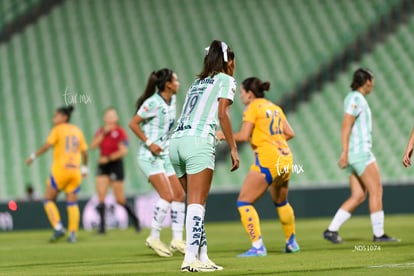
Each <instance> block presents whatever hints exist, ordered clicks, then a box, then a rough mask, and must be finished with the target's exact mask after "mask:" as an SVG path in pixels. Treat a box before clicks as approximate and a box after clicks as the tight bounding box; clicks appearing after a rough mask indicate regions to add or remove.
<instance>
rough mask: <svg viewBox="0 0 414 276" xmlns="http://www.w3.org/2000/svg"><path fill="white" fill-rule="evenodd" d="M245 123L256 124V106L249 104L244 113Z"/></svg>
mask: <svg viewBox="0 0 414 276" xmlns="http://www.w3.org/2000/svg"><path fill="white" fill-rule="evenodd" d="M243 122H249V123H252V124H254V123H255V122H256V106H255V105H254V104H249V105H248V106H247V107H246V108H245V109H244V111H243Z"/></svg>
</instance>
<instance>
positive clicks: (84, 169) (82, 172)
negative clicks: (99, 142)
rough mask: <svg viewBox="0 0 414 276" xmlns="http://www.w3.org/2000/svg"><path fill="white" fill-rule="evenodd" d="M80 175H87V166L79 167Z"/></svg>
mask: <svg viewBox="0 0 414 276" xmlns="http://www.w3.org/2000/svg"><path fill="white" fill-rule="evenodd" d="M81 174H88V166H82V167H81Z"/></svg>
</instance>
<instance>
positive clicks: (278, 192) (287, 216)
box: [269, 175, 300, 253]
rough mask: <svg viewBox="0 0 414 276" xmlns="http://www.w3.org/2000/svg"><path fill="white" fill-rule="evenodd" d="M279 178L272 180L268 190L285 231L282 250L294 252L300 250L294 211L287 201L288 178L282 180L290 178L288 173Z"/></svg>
mask: <svg viewBox="0 0 414 276" xmlns="http://www.w3.org/2000/svg"><path fill="white" fill-rule="evenodd" d="M279 178H280V179H281V181H282V183H278V181H276V182H274V183H273V185H272V186H271V187H270V189H269V191H270V195H271V197H272V200H273V203H274V205H275V207H276V211H277V214H278V216H279V221H280V223H281V224H282V229H283V232H284V233H285V241H286V245H285V249H284V252H285V253H295V252H298V251H299V250H300V247H299V245H298V244H297V242H296V236H295V233H296V232H295V213H294V211H293V208H292V206H291V205H290V203H289V201H288V190H289V180H284V181H283V180H282V179H288V178H290V175H289V176H288V175H283V176H280V177H279ZM279 178H278V179H279Z"/></svg>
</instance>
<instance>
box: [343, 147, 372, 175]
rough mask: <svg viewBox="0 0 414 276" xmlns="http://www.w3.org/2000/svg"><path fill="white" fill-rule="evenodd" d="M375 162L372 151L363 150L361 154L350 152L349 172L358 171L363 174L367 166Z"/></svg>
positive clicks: (357, 172) (358, 173)
mask: <svg viewBox="0 0 414 276" xmlns="http://www.w3.org/2000/svg"><path fill="white" fill-rule="evenodd" d="M373 162H375V156H374V154H373V153H372V152H370V151H369V152H362V153H359V154H348V167H347V171H348V173H349V174H353V173H356V174H357V175H358V176H361V175H362V174H363V173H364V171H365V169H366V168H367V166H368V165H369V164H371V163H373Z"/></svg>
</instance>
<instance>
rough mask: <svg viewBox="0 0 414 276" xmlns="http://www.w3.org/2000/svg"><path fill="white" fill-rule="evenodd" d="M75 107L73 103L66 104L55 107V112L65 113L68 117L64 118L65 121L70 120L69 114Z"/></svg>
mask: <svg viewBox="0 0 414 276" xmlns="http://www.w3.org/2000/svg"><path fill="white" fill-rule="evenodd" d="M74 109H75V107H74V106H73V105H68V106H62V107H59V108H58V109H56V112H58V113H60V114H63V115H66V116H67V117H68V119H67V120H66V122H69V121H70V116H71V114H72V112H73V110H74Z"/></svg>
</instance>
